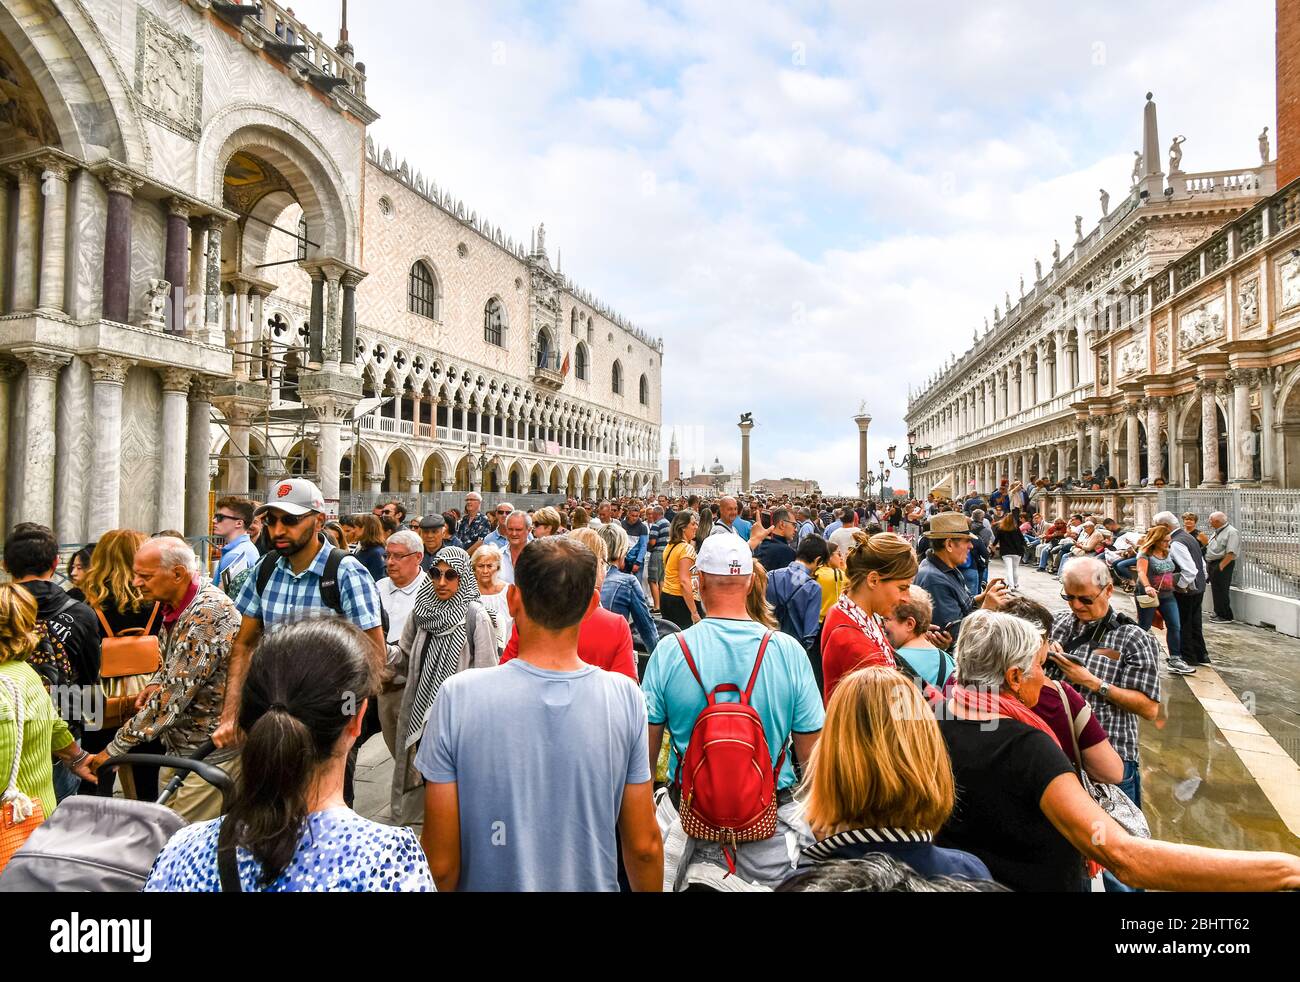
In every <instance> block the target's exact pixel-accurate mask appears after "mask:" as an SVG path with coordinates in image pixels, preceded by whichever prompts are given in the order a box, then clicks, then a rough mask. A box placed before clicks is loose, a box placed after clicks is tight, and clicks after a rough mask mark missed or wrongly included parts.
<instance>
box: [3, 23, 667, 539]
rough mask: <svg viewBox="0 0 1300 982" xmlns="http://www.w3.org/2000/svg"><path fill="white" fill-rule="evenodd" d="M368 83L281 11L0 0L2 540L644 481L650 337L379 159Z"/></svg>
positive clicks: (650, 469)
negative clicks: (233, 506)
mask: <svg viewBox="0 0 1300 982" xmlns="http://www.w3.org/2000/svg"><path fill="white" fill-rule="evenodd" d="M365 81H366V75H365V66H364V64H362V63H361V62H359V61H357V60H356V58H355V56H354V52H353V50H352V48H351V45H350V44H349V42H348V40H347V34H346V26H345V27H344V29H343V30H342V31H341V32H340V37H339V41H338V43H337V44H335V45H331V44H329V43H327V42H326V41H325V40H324V39H323V38H322V37H320V36H319V35H317V34H315V33H314V32H312V31H311V30H310V29H309V28H308V27H307V26H306V25H304V24H302V23H301V22H300V21H298V20H297V19H296V18H295V17H294V16H293V15H292V14H290V13H289V11H288V10H287V9H286V8H284V7H282V6H280V5H279V4H277V3H275V2H273V0H263V2H262V3H260V4H258V5H257V6H252V5H246V4H232V3H217V2H212V0H184V2H182V0H145V2H139V3H136V2H127V3H123V2H120V0H6V3H5V4H4V5H3V6H0V92H2V93H3V96H4V99H3V100H2V101H0V453H2V454H3V456H0V460H3V461H4V465H5V468H4V469H5V475H4V479H3V480H2V481H0V516H2V517H3V520H4V522H5V525H6V527H9V526H11V525H12V524H13V523H14V522H17V521H24V520H31V521H40V522H44V523H47V524H51V525H53V527H54V528H55V530H56V533H57V534H58V536H59V538H60V540H61V541H64V542H80V541H87V540H90V539H94V538H96V537H97V536H98V535H100V534H102V532H104V531H105V530H107V529H109V528H114V527H120V526H130V527H134V528H140V529H144V530H146V531H153V530H154V529H158V528H167V527H170V528H180V529H183V530H184V531H185V532H186V533H187V534H191V535H196V534H202V533H203V532H205V531H206V528H207V514H208V492H209V489H210V488H211V487H213V486H214V482H215V487H216V488H218V489H223V490H224V489H229V490H236V491H248V492H251V493H254V494H261V493H263V492H264V489H265V488H266V486H267V484H268V483H270V482H273V481H275V480H277V479H279V478H280V477H282V476H283V475H285V474H293V473H301V474H306V475H309V476H311V477H313V478H315V479H316V480H317V481H318V482H319V483H320V485H321V487H322V490H323V491H324V493H325V495H326V497H327V498H328V499H331V500H334V501H337V500H338V499H339V497H340V495H341V494H343V493H346V492H347V491H349V490H352V491H372V490H384V491H394V492H412V491H436V490H444V489H446V490H450V489H460V490H468V489H469V488H472V487H473V488H487V489H495V488H499V489H502V490H505V489H510V488H518V489H520V490H528V489H530V488H538V489H550V488H559V489H561V490H564V489H573V490H575V491H578V492H581V491H584V490H585V491H587V492H588V493H590V494H593V495H595V494H600V493H609V492H611V491H613V490H614V489H619V490H631V491H642V490H648V489H651V488H653V487H654V486H656V483H657V477H656V470H657V468H656V461H657V459H658V432H659V419H660V411H661V403H660V391H661V385H660V382H661V378H662V375H661V369H662V354H663V352H662V343H661V342H659V341H658V340H655V339H652V338H650V337H648V336H646V335H645V334H644V333H643V332H640V331H638V330H637V329H636V328H634V327H633V326H631V325H630V324H629V323H628V322H627V321H626V320H625V319H624V318H622V317H621V316H619V315H618V314H616V313H615V312H614V311H613V310H611V309H610V308H608V307H607V306H605V305H604V304H602V303H600V302H599V301H597V300H596V299H595V298H594V297H592V296H591V295H590V294H588V293H586V292H585V291H582V290H580V289H579V288H578V287H577V286H575V285H573V284H571V283H570V282H569V281H568V279H567V278H566V277H565V276H564V274H563V273H562V272H561V271H560V270H559V269H558V268H557V267H558V265H559V263H558V259H557V261H556V265H555V266H554V267H553V266H552V262H551V259H550V256H549V254H548V250H547V246H546V242H545V232H544V229H543V228H541V227H539V228H538V229H536V230H535V231H534V233H533V234H532V237H531V241H530V242H529V243H528V244H525V243H523V242H522V240H521V241H519V242H516V241H515V240H514V239H513V237H509V236H505V235H503V233H502V231H501V230H500V229H499V228H497V227H494V226H493V224H492V223H490V222H488V221H487V220H486V219H481V218H479V216H478V215H477V214H475V213H474V212H473V210H472V209H468V214H467V208H466V206H465V204H464V203H463V202H461V201H459V200H457V199H454V198H453V197H452V196H451V195H449V194H447V193H446V192H445V191H441V190H439V189H438V188H437V187H436V185H435V184H434V182H433V181H431V180H430V181H426V180H425V179H424V177H423V176H422V175H421V174H419V173H418V172H417V173H414V174H413V173H412V170H411V168H410V167H409V166H407V165H406V164H405V162H402V163H399V164H394V163H393V162H392V157H391V153H390V152H386V151H378V150H376V148H374V146H373V144H372V143H371V142H370V141H369V140H368V138H367V127H368V126H369V125H370V124H371V123H373V122H374V121H375V120H376V119H377V118H378V114H377V112H376V111H375V109H374V108H372V107H371V106H370V105H369V103H368V102H367V100H366V89H365ZM358 407H359V408H360V409H361V410H367V409H368V410H369V413H368V414H366V415H358Z"/></svg>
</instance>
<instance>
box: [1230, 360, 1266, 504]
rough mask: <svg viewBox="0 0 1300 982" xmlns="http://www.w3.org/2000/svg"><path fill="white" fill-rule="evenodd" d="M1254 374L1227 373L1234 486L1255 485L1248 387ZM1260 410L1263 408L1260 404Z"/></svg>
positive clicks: (1249, 372) (1243, 371)
mask: <svg viewBox="0 0 1300 982" xmlns="http://www.w3.org/2000/svg"><path fill="white" fill-rule="evenodd" d="M1256 374H1257V373H1256V372H1255V371H1254V370H1251V369H1240V368H1239V369H1235V370H1233V371H1230V372H1228V383H1229V384H1230V385H1231V386H1232V427H1231V429H1230V430H1229V431H1228V447H1229V448H1230V449H1229V453H1230V454H1231V455H1232V480H1233V483H1235V484H1254V483H1255V467H1254V464H1255V460H1254V455H1253V454H1252V453H1251V446H1250V443H1251V433H1252V429H1251V425H1250V386H1251V384H1252V383H1253V382H1254V381H1255V375H1256ZM1260 408H1261V409H1262V408H1263V406H1262V404H1261V407H1260ZM1261 420H1262V415H1261ZM1262 463H1263V461H1262V460H1261V464H1262Z"/></svg>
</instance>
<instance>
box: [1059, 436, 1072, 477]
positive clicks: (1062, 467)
mask: <svg viewBox="0 0 1300 982" xmlns="http://www.w3.org/2000/svg"><path fill="white" fill-rule="evenodd" d="M1069 447H1070V445H1069V444H1068V443H1058V444H1057V445H1056V476H1057V478H1063V477H1065V476H1066V474H1067V473H1068V472H1069V469H1070V449H1069Z"/></svg>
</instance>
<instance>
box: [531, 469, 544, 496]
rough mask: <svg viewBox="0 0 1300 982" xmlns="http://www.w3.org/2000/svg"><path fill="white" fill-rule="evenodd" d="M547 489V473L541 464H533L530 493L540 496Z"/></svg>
mask: <svg viewBox="0 0 1300 982" xmlns="http://www.w3.org/2000/svg"><path fill="white" fill-rule="evenodd" d="M545 489H546V472H545V471H544V470H543V469H542V465H541V464H540V463H538V464H533V468H532V470H531V471H530V472H529V475H528V492H529V493H530V494H538V493H540V492H542V491H544V490H545Z"/></svg>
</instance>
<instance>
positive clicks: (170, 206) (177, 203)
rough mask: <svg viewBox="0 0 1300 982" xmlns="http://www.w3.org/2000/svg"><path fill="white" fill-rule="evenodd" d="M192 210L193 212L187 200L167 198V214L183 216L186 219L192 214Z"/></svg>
mask: <svg viewBox="0 0 1300 982" xmlns="http://www.w3.org/2000/svg"><path fill="white" fill-rule="evenodd" d="M193 212H194V208H193V206H192V205H191V204H190V203H189V202H188V201H185V200H184V199H182V198H168V199H167V214H168V215H175V216H177V217H178V218H184V219H186V220H188V219H189V217H190V215H191V214H193Z"/></svg>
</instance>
